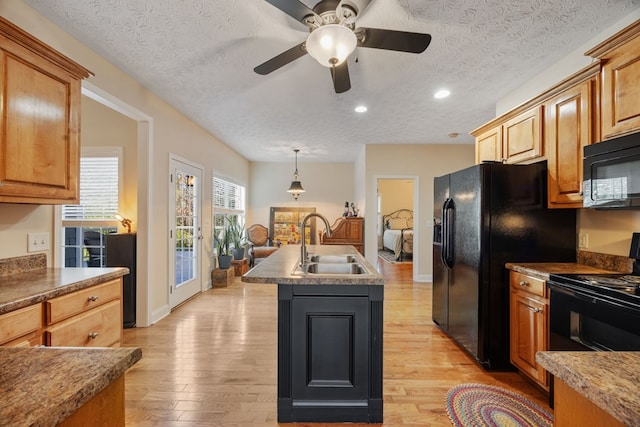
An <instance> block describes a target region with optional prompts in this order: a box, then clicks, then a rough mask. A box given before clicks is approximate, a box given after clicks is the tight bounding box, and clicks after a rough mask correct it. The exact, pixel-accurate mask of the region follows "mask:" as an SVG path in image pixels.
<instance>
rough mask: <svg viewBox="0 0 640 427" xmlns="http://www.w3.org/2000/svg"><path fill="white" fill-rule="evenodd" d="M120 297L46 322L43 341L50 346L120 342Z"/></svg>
mask: <svg viewBox="0 0 640 427" xmlns="http://www.w3.org/2000/svg"><path fill="white" fill-rule="evenodd" d="M121 319H122V317H121V311H120V300H116V301H111V302H108V303H106V304H104V305H101V306H99V307H97V308H94V309H92V310H89V311H87V312H85V313H82V314H79V315H77V316H73V317H72V318H70V319H67V320H65V321H63V322H59V323H56V324H54V325H53V326H48V327H47V329H46V330H45V344H46V345H49V346H54V347H110V346H113V345H116V344H119V343H120V336H121V330H122V322H121Z"/></svg>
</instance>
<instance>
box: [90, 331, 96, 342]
mask: <svg viewBox="0 0 640 427" xmlns="http://www.w3.org/2000/svg"><path fill="white" fill-rule="evenodd" d="M89 338H90V339H92V340H95V339H96V338H98V333H97V332H89Z"/></svg>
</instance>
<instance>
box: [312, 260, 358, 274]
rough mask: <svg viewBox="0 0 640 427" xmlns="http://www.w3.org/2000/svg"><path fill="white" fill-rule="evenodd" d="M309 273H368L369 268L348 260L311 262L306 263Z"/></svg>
mask: <svg viewBox="0 0 640 427" xmlns="http://www.w3.org/2000/svg"><path fill="white" fill-rule="evenodd" d="M305 270H306V273H308V274H366V273H367V270H365V269H364V267H363V266H361V265H360V264H355V263H348V262H340V263H337V262H334V263H328V262H324V263H309V264H307V265H305Z"/></svg>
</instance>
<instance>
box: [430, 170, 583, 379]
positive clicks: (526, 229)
mask: <svg viewBox="0 0 640 427" xmlns="http://www.w3.org/2000/svg"><path fill="white" fill-rule="evenodd" d="M546 189H547V168H546V162H539V163H535V164H530V165H507V164H502V163H483V164H479V165H476V166H472V167H469V168H467V169H463V170H461V171H458V172H454V173H451V174H448V175H444V176H441V177H437V178H435V179H434V199H435V200H434V206H433V210H434V214H433V217H434V219H433V225H434V227H433V234H434V236H433V299H432V304H433V305H432V317H433V321H434V322H435V323H436V325H438V327H439V328H440V329H441V330H442V331H444V332H445V333H446V334H447V335H448V336H449V337H451V338H452V339H453V340H454V341H455V342H457V343H458V344H459V345H460V346H461V347H462V348H463V349H464V350H466V351H467V352H468V353H469V354H470V355H471V356H473V357H474V358H475V359H476V361H477V362H478V363H480V365H482V366H483V367H484V368H485V369H491V370H508V369H511V367H510V364H509V274H508V271H507V269H506V268H505V263H507V262H575V260H576V212H575V209H547V208H546V203H547V202H546V200H547V197H546V194H547V192H546Z"/></svg>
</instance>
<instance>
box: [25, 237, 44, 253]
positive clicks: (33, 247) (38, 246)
mask: <svg viewBox="0 0 640 427" xmlns="http://www.w3.org/2000/svg"><path fill="white" fill-rule="evenodd" d="M48 250H49V233H28V234H27V252H42V251H48Z"/></svg>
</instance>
